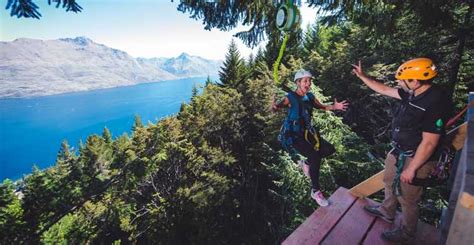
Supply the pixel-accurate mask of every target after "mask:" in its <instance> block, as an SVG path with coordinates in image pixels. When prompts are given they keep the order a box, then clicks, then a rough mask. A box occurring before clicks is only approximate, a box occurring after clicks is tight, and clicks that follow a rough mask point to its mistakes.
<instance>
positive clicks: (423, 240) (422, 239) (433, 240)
mask: <svg viewBox="0 0 474 245" xmlns="http://www.w3.org/2000/svg"><path fill="white" fill-rule="evenodd" d="M416 230H417V231H416V236H415V242H413V244H423V245H437V244H439V238H440V236H441V233H440V232H439V231H438V229H436V227H434V226H432V225H429V224H427V223H425V222H422V221H418V225H417V228H416Z"/></svg>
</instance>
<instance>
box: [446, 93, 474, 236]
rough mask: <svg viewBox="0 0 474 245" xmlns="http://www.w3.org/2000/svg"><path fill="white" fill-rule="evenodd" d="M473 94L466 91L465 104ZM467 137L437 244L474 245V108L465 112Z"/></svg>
mask: <svg viewBox="0 0 474 245" xmlns="http://www.w3.org/2000/svg"><path fill="white" fill-rule="evenodd" d="M473 100H474V93H472V92H471V93H470V94H469V103H470V102H471V101H473ZM467 123H468V126H467V137H466V141H465V144H464V147H463V150H462V153H461V158H460V160H459V164H458V166H457V171H456V175H455V179H454V181H453V183H452V186H451V188H450V189H451V196H450V198H449V205H448V208H447V209H446V211H445V213H444V217H443V219H442V224H441V241H440V244H453V245H458V244H474V228H473V227H474V108H470V109H469V111H468V113H467Z"/></svg>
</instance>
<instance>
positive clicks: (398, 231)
mask: <svg viewBox="0 0 474 245" xmlns="http://www.w3.org/2000/svg"><path fill="white" fill-rule="evenodd" d="M382 238H383V239H385V240H387V241H391V242H397V243H404V244H407V243H408V244H410V243H412V242H413V241H414V240H415V236H413V235H410V234H408V233H407V232H405V231H404V230H403V229H402V228H400V227H397V228H395V229H393V230H388V231H384V232H382Z"/></svg>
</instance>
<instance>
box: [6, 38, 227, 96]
mask: <svg viewBox="0 0 474 245" xmlns="http://www.w3.org/2000/svg"><path fill="white" fill-rule="evenodd" d="M221 64H222V62H221V61H213V60H206V59H203V58H201V57H197V56H190V55H187V54H184V53H183V54H181V55H180V56H178V57H176V58H151V59H145V58H134V57H132V56H130V55H128V54H127V53H126V52H123V51H121V50H117V49H113V48H109V47H107V46H105V45H102V44H98V43H95V42H94V41H92V40H90V39H88V38H86V37H77V38H64V39H58V40H47V41H43V40H36V39H26V38H20V39H16V40H15V41H12V42H0V98H5V97H29V96H43V95H51V94H59V93H65V92H75V91H84V90H92V89H99V88H111V87H117V86H126V85H134V84H138V83H146V82H156V81H162V80H172V79H178V78H187V77H199V76H203V77H205V76H208V75H211V76H215V75H216V74H217V73H218V70H219V68H220V65H221Z"/></svg>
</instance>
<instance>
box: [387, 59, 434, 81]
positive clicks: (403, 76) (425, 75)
mask: <svg viewBox="0 0 474 245" xmlns="http://www.w3.org/2000/svg"><path fill="white" fill-rule="evenodd" d="M437 74H438V72H437V71H436V66H435V65H434V64H433V61H432V60H430V59H428V58H416V59H412V60H409V61H407V62H405V63H403V64H402V65H401V66H400V67H398V69H397V73H396V74H395V78H396V79H398V80H408V79H416V80H429V79H431V78H433V77H436V75H437Z"/></svg>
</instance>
